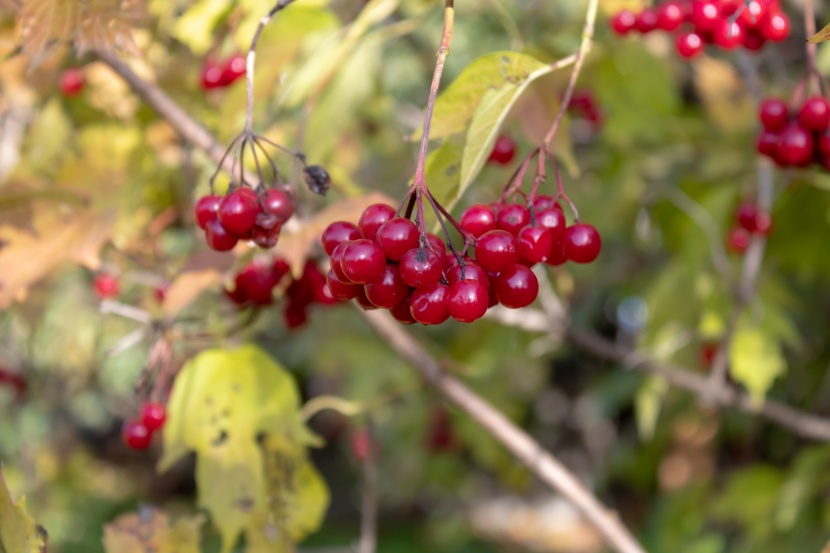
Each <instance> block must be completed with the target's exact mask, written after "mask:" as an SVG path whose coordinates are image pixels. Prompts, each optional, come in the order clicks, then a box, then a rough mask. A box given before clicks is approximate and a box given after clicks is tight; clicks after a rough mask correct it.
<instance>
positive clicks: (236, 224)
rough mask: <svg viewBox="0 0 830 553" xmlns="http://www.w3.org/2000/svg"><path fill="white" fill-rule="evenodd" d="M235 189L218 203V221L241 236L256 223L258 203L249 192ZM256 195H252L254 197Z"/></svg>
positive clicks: (229, 230)
mask: <svg viewBox="0 0 830 553" xmlns="http://www.w3.org/2000/svg"><path fill="white" fill-rule="evenodd" d="M242 190H243V189H239V190H235V191H233V192H231V193H230V194H228V195H227V196H225V197H224V198H222V201H221V202H220V203H219V221H220V222H221V223H222V226H223V227H225V229H226V230H227V231H228V232H231V233H233V234H235V235H237V236H242V235H244V234H246V233H248V232H250V231H251V229H253V228H254V225H256V216H257V213H259V205H258V204H257V202H256V200H255V199H252V197H251V195H250V193H249V192H242ZM255 197H256V196H254V198H255Z"/></svg>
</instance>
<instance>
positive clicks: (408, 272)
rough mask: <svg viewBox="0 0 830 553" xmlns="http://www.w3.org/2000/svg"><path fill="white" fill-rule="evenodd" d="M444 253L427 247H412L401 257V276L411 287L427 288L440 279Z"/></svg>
mask: <svg viewBox="0 0 830 553" xmlns="http://www.w3.org/2000/svg"><path fill="white" fill-rule="evenodd" d="M443 270H444V254H443V252H442V253H440V254H439V253H438V252H435V251H433V250H430V249H427V248H413V249H411V250H409V251H408V252H406V253H405V254H404V255H403V257H402V258H401V264H400V273H401V278H402V279H403V280H404V282H406V283H407V284H408V285H409V286H412V287H413V288H429V287H431V286H432V285H433V284H435V283H436V282H438V281H439V280H440V279H441V275H442V273H443Z"/></svg>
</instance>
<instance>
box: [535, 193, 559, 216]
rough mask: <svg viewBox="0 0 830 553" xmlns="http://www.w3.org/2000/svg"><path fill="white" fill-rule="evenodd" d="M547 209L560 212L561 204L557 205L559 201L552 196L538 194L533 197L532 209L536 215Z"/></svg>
mask: <svg viewBox="0 0 830 553" xmlns="http://www.w3.org/2000/svg"><path fill="white" fill-rule="evenodd" d="M547 209H556V210H558V211H559V212H560V213H561V212H562V206H561V205H559V202H557V201H556V199H555V198H554V197H553V196H548V195H546V194H539V195H538V196H536V197H535V198H534V199H533V210H534V211H535V212H536V214H537V215H538V214H539V213H541V212H542V211H545V210H547Z"/></svg>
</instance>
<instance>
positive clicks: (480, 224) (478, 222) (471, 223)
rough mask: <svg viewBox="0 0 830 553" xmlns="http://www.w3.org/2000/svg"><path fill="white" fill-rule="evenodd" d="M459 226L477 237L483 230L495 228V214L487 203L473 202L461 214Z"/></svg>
mask: <svg viewBox="0 0 830 553" xmlns="http://www.w3.org/2000/svg"><path fill="white" fill-rule="evenodd" d="M459 222H460V223H461V227H462V228H463V229H464V230H466V231H467V232H469V233H470V234H472V235H473V236H475V237H476V238H478V237H479V236H481V235H482V234H484V233H485V232H488V231H491V230H496V214H495V212H494V211H493V208H491V207H490V206H489V205H484V204H473V205H471V206H470V207H468V208H467V209H466V210H464V213H462V214H461V220H460V221H459Z"/></svg>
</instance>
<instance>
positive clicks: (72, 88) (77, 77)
mask: <svg viewBox="0 0 830 553" xmlns="http://www.w3.org/2000/svg"><path fill="white" fill-rule="evenodd" d="M58 86H59V87H60V90H61V94H63V95H64V96H65V97H67V98H71V97H72V96H77V95H78V94H80V93H81V91H83V89H84V86H86V79H85V78H84V72H83V71H81V69H80V68H78V67H70V68H69V69H67V70H66V71H64V72H63V73H61V76H60V81H59V83H58Z"/></svg>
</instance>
